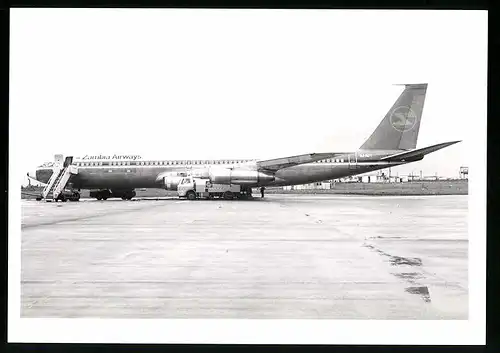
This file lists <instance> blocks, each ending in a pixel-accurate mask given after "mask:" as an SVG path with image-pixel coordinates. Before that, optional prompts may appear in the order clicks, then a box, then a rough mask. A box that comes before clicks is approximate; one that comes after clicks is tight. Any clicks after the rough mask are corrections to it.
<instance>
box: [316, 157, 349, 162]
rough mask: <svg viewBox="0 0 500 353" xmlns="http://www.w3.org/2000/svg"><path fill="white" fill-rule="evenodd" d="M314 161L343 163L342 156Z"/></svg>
mask: <svg viewBox="0 0 500 353" xmlns="http://www.w3.org/2000/svg"><path fill="white" fill-rule="evenodd" d="M316 163H344V158H335V159H334V158H329V159H322V160H321V161H317V162H316Z"/></svg>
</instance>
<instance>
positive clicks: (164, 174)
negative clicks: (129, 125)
mask: <svg viewBox="0 0 500 353" xmlns="http://www.w3.org/2000/svg"><path fill="white" fill-rule="evenodd" d="M404 86H405V88H404V91H403V92H402V93H401V95H400V96H399V98H398V99H397V100H396V102H395V103H394V104H393V106H392V107H391V109H390V110H389V111H388V112H387V114H386V115H385V117H384V118H383V119H382V121H381V122H380V124H379V125H378V127H377V128H376V129H375V131H374V132H373V133H372V134H371V136H370V137H369V138H368V139H367V140H366V141H365V142H364V143H363V144H362V145H361V147H360V148H359V149H358V150H357V151H353V152H327V153H311V154H304V155H298V156H290V157H284V158H277V159H270V160H257V159H254V160H248V159H230V160H227V159H221V160H144V159H142V158H141V157H140V156H116V155H113V156H102V155H99V156H84V157H83V158H72V157H69V158H66V162H65V168H69V167H71V175H69V174H68V180H67V184H65V186H66V185H67V187H69V188H71V189H73V190H75V192H78V191H77V190H81V189H90V190H93V191H92V195H93V196H94V197H96V198H97V199H104V200H105V199H107V198H109V197H121V198H122V199H131V198H133V197H134V196H135V191H134V190H135V189H136V188H162V189H167V190H177V186H178V184H179V181H180V180H181V179H182V178H183V177H184V176H186V174H189V175H193V176H199V177H205V178H209V179H210V181H211V182H212V183H214V184H232V185H241V188H242V190H244V191H245V192H247V193H249V194H250V193H251V188H253V187H261V186H265V187H266V186H286V185H298V184H307V183H312V182H318V181H323V180H331V179H337V178H343V177H348V176H352V175H357V174H363V173H367V172H371V171H375V170H379V169H384V168H390V167H394V166H398V165H401V164H405V163H411V162H415V161H419V160H422V159H423V158H424V156H425V155H427V154H429V153H431V152H435V151H437V150H440V149H442V148H444V147H447V146H450V145H453V144H455V143H457V142H460V141H451V142H444V143H440V144H437V145H433V146H429V147H425V148H419V149H416V145H417V138H418V132H419V128H420V121H421V117H422V112H423V108H424V101H425V96H426V91H427V84H406V85H404ZM56 165H57V163H52V164H45V165H42V166H40V167H38V168H37V169H36V171H34V172H31V173H28V176H29V177H30V178H33V179H36V180H37V181H39V182H41V183H44V184H51V183H52V182H54V181H55V182H57V180H56V177H57V176H56V175H55V172H57V173H58V172H59V170H57V169H56V168H55V166H56ZM59 165H61V164H59ZM53 174H54V176H53ZM61 175H62V174H61Z"/></svg>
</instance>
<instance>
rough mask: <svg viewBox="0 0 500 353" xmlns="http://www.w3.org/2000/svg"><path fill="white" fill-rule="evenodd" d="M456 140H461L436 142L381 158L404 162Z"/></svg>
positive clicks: (449, 144) (453, 142)
mask: <svg viewBox="0 0 500 353" xmlns="http://www.w3.org/2000/svg"><path fill="white" fill-rule="evenodd" d="M458 142H461V141H451V142H444V143H438V144H437V145H433V146H429V147H424V148H419V149H416V150H411V151H405V152H400V153H396V154H392V155H390V156H387V157H384V158H381V160H382V161H388V162H405V161H407V160H409V159H412V158H415V157H423V156H425V155H426V154H429V153H432V152H435V151H437V150H440V149H441V148H445V147H448V146H451V145H454V144H455V143H458Z"/></svg>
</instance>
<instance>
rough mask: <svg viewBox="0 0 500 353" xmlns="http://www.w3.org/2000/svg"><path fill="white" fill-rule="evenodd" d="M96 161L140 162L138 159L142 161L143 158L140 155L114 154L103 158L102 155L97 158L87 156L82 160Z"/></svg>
mask: <svg viewBox="0 0 500 353" xmlns="http://www.w3.org/2000/svg"><path fill="white" fill-rule="evenodd" d="M91 159H92V160H96V159H118V160H132V161H135V160H138V159H142V157H141V156H139V155H117V154H114V155H112V156H103V155H102V154H100V155H97V156H89V155H87V154H86V155H85V156H84V157H83V158H82V160H91Z"/></svg>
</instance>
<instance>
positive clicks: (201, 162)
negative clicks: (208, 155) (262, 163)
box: [76, 159, 251, 167]
mask: <svg viewBox="0 0 500 353" xmlns="http://www.w3.org/2000/svg"><path fill="white" fill-rule="evenodd" d="M250 161H251V160H250V159H243V160H195V161H190V160H187V161H186V160H182V161H123V162H121V161H120V162H101V161H100V162H77V163H76V166H79V167H94V166H101V165H106V166H124V165H160V166H161V165H204V164H237V163H246V162H250Z"/></svg>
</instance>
